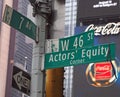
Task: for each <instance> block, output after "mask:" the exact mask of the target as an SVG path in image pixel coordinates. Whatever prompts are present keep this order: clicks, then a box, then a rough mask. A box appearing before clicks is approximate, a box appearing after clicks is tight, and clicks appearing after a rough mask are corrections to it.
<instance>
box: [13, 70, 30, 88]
mask: <svg viewBox="0 0 120 97" xmlns="http://www.w3.org/2000/svg"><path fill="white" fill-rule="evenodd" d="M13 77H14V79H15V82H16V84H17V85H18V87H19V89H20V90H21V87H24V88H29V87H30V80H29V79H27V78H25V77H24V76H22V71H21V72H19V73H17V74H15V75H14V76H13Z"/></svg>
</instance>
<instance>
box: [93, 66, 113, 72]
mask: <svg viewBox="0 0 120 97" xmlns="http://www.w3.org/2000/svg"><path fill="white" fill-rule="evenodd" d="M110 70H111V66H109V65H105V66H96V70H95V71H110Z"/></svg>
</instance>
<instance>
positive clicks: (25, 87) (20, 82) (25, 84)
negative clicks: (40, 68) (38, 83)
mask: <svg viewBox="0 0 120 97" xmlns="http://www.w3.org/2000/svg"><path fill="white" fill-rule="evenodd" d="M30 82H31V77H30V75H29V74H28V73H27V72H25V71H23V70H21V69H20V68H18V67H16V66H14V67H13V79H12V87H13V88H15V89H17V90H19V91H21V92H23V93H25V94H27V95H30Z"/></svg>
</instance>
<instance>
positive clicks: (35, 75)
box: [31, 14, 46, 97]
mask: <svg viewBox="0 0 120 97" xmlns="http://www.w3.org/2000/svg"><path fill="white" fill-rule="evenodd" d="M35 18H36V23H37V26H38V32H39V42H38V43H35V44H34V48H33V60H32V74H31V78H32V80H31V97H44V95H45V89H44V88H45V72H44V71H41V67H42V65H43V64H42V63H43V62H42V61H43V57H44V52H45V51H44V47H45V44H44V42H45V26H46V19H45V18H43V17H42V16H40V15H39V14H37V15H36V16H35Z"/></svg>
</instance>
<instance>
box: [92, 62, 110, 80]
mask: <svg viewBox="0 0 120 97" xmlns="http://www.w3.org/2000/svg"><path fill="white" fill-rule="evenodd" d="M94 72H95V73H94V78H95V79H96V80H108V79H110V78H111V77H112V65H111V63H110V62H100V63H96V64H94Z"/></svg>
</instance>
